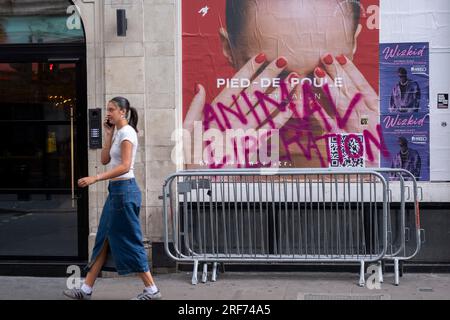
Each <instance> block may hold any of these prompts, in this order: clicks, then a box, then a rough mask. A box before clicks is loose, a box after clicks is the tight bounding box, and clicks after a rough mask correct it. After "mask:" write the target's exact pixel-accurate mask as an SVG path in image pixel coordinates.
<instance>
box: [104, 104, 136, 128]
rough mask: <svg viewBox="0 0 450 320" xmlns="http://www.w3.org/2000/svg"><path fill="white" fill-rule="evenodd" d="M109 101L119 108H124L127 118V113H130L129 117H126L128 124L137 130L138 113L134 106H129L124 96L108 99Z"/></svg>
mask: <svg viewBox="0 0 450 320" xmlns="http://www.w3.org/2000/svg"><path fill="white" fill-rule="evenodd" d="M110 102H112V103H114V104H115V105H116V106H117V107H119V108H120V109H121V110H124V109H125V112H126V113H125V116H126V117H127V118H128V114H130V118H129V119H128V124H129V125H130V126H132V127H133V129H134V130H136V132H138V129H137V124H138V113H137V111H136V109H135V108H133V107H130V101H128V99H126V98H124V97H115V98H112V99H111V100H110Z"/></svg>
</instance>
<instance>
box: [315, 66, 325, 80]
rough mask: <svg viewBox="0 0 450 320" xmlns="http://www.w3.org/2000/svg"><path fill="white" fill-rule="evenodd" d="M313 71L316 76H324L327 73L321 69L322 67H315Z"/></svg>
mask: <svg viewBox="0 0 450 320" xmlns="http://www.w3.org/2000/svg"><path fill="white" fill-rule="evenodd" d="M314 73H315V74H316V76H318V77H319V78H325V76H326V75H327V74H326V73H325V71H323V70H322V68H320V67H317V68H316V69H315V70H314Z"/></svg>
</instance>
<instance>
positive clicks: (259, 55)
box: [255, 53, 266, 64]
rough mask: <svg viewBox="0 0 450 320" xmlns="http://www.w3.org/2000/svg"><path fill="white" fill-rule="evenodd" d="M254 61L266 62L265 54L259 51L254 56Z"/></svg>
mask: <svg viewBox="0 0 450 320" xmlns="http://www.w3.org/2000/svg"><path fill="white" fill-rule="evenodd" d="M255 62H256V63H258V64H261V63H263V62H266V55H265V54H264V53H260V54H258V55H257V56H256V58H255Z"/></svg>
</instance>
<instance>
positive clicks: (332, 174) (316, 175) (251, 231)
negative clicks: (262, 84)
mask: <svg viewBox="0 0 450 320" xmlns="http://www.w3.org/2000/svg"><path fill="white" fill-rule="evenodd" d="M406 177H408V178H406ZM411 177H412V180H411V179H410V178H411ZM394 179H398V182H397V181H395V182H390V181H389V180H394ZM407 179H408V180H410V181H408V182H407ZM407 183H409V184H411V186H406V184H407ZM390 185H391V186H393V185H396V187H398V190H399V191H398V192H399V195H398V199H392V197H393V195H394V194H395V195H397V192H392V191H391V189H390ZM392 190H393V189H392ZM411 190H412V193H413V200H414V202H415V203H416V202H417V190H418V188H417V184H416V181H415V179H414V177H413V176H412V175H411V174H410V173H409V172H407V171H405V170H397V169H373V170H371V169H353V168H352V169H276V170H264V169H263V170H261V169H245V170H242V169H239V170H195V171H182V172H178V173H175V174H172V175H170V176H169V177H168V178H167V179H166V181H165V184H164V187H163V197H162V198H163V207H164V210H163V214H164V229H165V232H164V233H165V250H166V253H167V254H168V255H169V257H171V258H172V259H174V260H175V261H177V262H180V263H193V264H194V270H193V276H192V283H193V284H197V282H198V279H197V272H198V265H199V263H204V265H203V275H202V282H206V281H207V271H208V269H207V268H208V264H212V276H211V280H212V281H216V279H217V266H218V264H219V263H220V264H283V263H285V264H286V263H287V264H296V263H359V264H360V277H359V285H360V286H364V285H365V264H366V263H376V264H377V267H378V276H379V278H378V280H379V281H380V282H382V281H383V275H382V264H381V262H382V261H383V260H384V261H386V260H393V261H394V263H395V265H396V269H395V270H396V271H395V274H396V284H398V274H399V268H398V263H399V261H404V260H407V259H410V258H412V257H413V256H414V255H415V254H417V252H418V251H419V249H420V231H419V229H420V225H419V222H418V215H419V212H418V206H414V208H415V209H414V213H413V214H414V219H413V220H414V221H415V222H414V223H410V222H409V220H410V219H409V218H410V216H411V214H410V213H407V212H406V209H405V201H406V197H405V195H406V191H408V193H411ZM393 200H395V201H398V202H399V204H400V206H399V208H400V209H399V210H397V211H398V212H394V210H392V209H391V208H390V207H391V202H392V201H393ZM416 210H417V211H416ZM407 225H408V226H407ZM411 227H414V235H415V236H414V237H413V238H414V241H413V242H415V246H414V245H413V246H411V245H410V239H407V237H406V236H405V230H406V229H407V228H411ZM169 243H172V244H173V248H171V247H170V246H169ZM411 248H413V249H411Z"/></svg>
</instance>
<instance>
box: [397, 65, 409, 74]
mask: <svg viewBox="0 0 450 320" xmlns="http://www.w3.org/2000/svg"><path fill="white" fill-rule="evenodd" d="M398 74H401V75H402V76H406V75H408V71H406V69H405V68H403V67H400V68H398Z"/></svg>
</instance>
